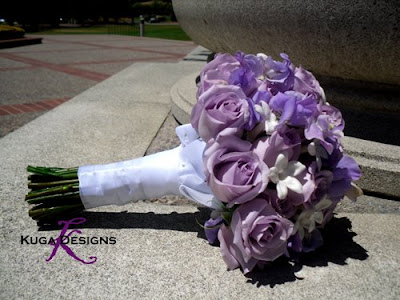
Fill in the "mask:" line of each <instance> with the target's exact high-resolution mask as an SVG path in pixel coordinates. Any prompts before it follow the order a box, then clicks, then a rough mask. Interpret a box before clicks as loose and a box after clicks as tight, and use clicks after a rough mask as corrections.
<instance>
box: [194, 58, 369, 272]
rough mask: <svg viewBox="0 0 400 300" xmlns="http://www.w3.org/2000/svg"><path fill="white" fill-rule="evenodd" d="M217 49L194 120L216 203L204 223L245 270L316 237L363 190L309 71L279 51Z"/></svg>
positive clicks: (333, 112)
mask: <svg viewBox="0 0 400 300" xmlns="http://www.w3.org/2000/svg"><path fill="white" fill-rule="evenodd" d="M281 57H282V58H283V61H275V60H273V59H272V58H271V57H269V56H266V55H264V54H258V55H250V54H244V53H242V52H237V53H236V54H235V55H233V56H232V55H230V54H217V55H216V56H215V58H214V60H212V61H211V62H210V63H208V64H207V65H206V66H205V68H204V69H203V70H202V72H201V74H200V82H199V83H198V92H197V100H198V101H197V103H196V105H195V106H194V108H193V110H192V116H191V123H192V126H193V127H194V128H195V129H196V131H197V132H198V134H199V135H200V137H201V138H202V139H203V140H204V141H205V142H206V143H207V146H206V150H205V152H204V172H205V175H206V179H207V183H208V185H209V186H210V188H211V190H212V192H213V194H214V196H215V198H216V201H218V202H219V203H220V206H221V209H220V210H216V211H213V213H212V218H211V219H210V220H208V221H207V222H206V224H205V228H206V229H205V231H206V236H207V238H208V240H209V241H210V242H214V241H215V240H216V239H217V238H218V240H219V242H220V247H221V253H222V257H223V259H224V261H225V262H226V264H227V265H228V268H229V269H235V268H238V267H241V268H242V270H243V272H244V273H247V272H250V271H251V270H252V269H253V268H254V267H255V266H257V265H263V264H265V263H266V262H270V261H273V260H275V259H276V258H278V257H280V256H282V255H290V254H291V253H292V252H308V251H312V250H314V249H315V248H316V247H318V246H320V245H321V244H322V237H321V234H320V232H319V229H321V228H323V226H324V225H325V224H326V223H327V222H328V221H329V219H330V218H331V217H332V215H333V210H334V208H335V207H336V205H337V203H338V202H339V201H340V200H341V199H343V197H344V196H345V195H346V194H347V195H349V197H351V198H352V199H353V200H355V198H356V197H357V196H359V195H361V190H360V189H359V188H358V187H357V186H356V185H355V184H354V181H356V180H358V179H359V178H360V176H361V172H360V169H359V167H358V165H357V163H356V162H355V160H354V159H352V158H350V157H348V156H346V155H345V154H344V153H343V147H342V144H341V140H342V137H343V129H344V121H343V119H342V115H341V113H340V111H339V110H338V109H337V108H335V107H333V106H331V105H329V104H328V103H327V102H326V100H325V94H324V91H323V89H322V88H321V86H320V85H319V83H318V81H317V80H316V79H315V77H314V76H313V74H311V73H310V72H308V71H307V70H305V69H304V68H302V67H295V66H294V65H293V64H292V62H291V61H290V59H289V57H288V56H287V55H286V54H281Z"/></svg>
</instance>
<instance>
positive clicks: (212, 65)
mask: <svg viewBox="0 0 400 300" xmlns="http://www.w3.org/2000/svg"><path fill="white" fill-rule="evenodd" d="M262 71H263V65H262V62H261V59H260V58H259V57H257V56H255V55H252V54H244V53H243V52H239V51H238V52H236V54H235V56H232V55H230V54H220V53H219V54H217V55H215V58H214V59H213V60H212V61H210V62H209V63H208V64H207V65H206V66H205V67H204V69H203V70H202V72H201V73H200V83H199V86H198V87H199V89H198V92H197V95H198V96H200V95H201V94H202V93H203V92H205V91H207V90H208V89H209V88H210V87H211V86H213V85H215V84H227V85H237V86H240V87H241V88H242V89H243V91H244V93H245V94H246V95H248V96H250V95H251V94H252V93H254V91H255V90H256V89H257V87H258V85H260V83H261V80H259V79H258V77H260V76H261V75H262Z"/></svg>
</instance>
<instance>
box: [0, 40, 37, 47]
mask: <svg viewBox="0 0 400 300" xmlns="http://www.w3.org/2000/svg"><path fill="white" fill-rule="evenodd" d="M41 43H42V38H41V37H24V38H20V39H12V40H0V49H4V48H13V47H20V46H27V45H34V44H41Z"/></svg>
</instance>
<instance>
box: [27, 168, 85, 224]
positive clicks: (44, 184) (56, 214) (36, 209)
mask: <svg viewBox="0 0 400 300" xmlns="http://www.w3.org/2000/svg"><path fill="white" fill-rule="evenodd" d="M27 171H28V172H30V173H32V174H30V175H29V176H28V180H29V182H28V187H29V188H30V189H31V190H30V191H29V192H28V194H26V196H25V201H27V202H28V203H29V204H33V205H34V206H33V207H32V208H31V209H30V210H29V216H30V217H31V218H33V219H34V220H36V221H37V222H38V223H44V224H45V223H53V222H55V221H58V220H62V219H63V218H65V217H66V216H68V215H71V214H73V213H77V212H80V211H82V210H83V209H84V206H83V204H82V201H81V199H80V196H79V180H78V168H47V167H33V166H28V168H27Z"/></svg>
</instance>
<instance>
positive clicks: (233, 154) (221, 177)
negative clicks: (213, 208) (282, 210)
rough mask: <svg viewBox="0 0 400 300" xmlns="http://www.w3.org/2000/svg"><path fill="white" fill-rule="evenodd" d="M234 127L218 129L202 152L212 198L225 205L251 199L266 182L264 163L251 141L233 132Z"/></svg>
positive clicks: (265, 166)
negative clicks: (218, 132) (218, 133)
mask: <svg viewBox="0 0 400 300" xmlns="http://www.w3.org/2000/svg"><path fill="white" fill-rule="evenodd" d="M233 134H234V130H233V129H226V130H225V131H223V132H221V134H220V135H218V137H217V138H216V139H215V140H211V141H210V142H209V143H208V144H207V147H206V150H205V152H204V167H205V170H204V173H205V175H206V179H207V183H208V185H209V187H210V188H211V191H212V192H213V194H214V195H215V197H216V198H217V199H218V200H220V201H222V202H225V203H228V204H227V206H228V207H232V206H233V205H234V204H241V203H244V202H246V201H250V200H252V199H253V198H254V197H256V196H257V195H258V194H260V193H261V192H262V191H264V190H265V188H266V186H267V184H268V172H269V169H268V167H267V165H266V164H265V163H264V162H263V161H262V160H261V159H260V157H259V156H257V155H256V153H254V152H253V151H251V147H252V144H251V143H250V142H247V141H244V140H241V139H240V138H238V137H237V136H235V135H233Z"/></svg>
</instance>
